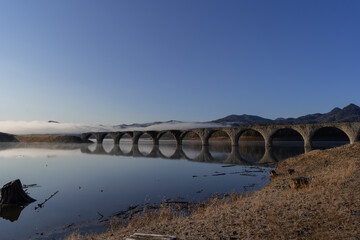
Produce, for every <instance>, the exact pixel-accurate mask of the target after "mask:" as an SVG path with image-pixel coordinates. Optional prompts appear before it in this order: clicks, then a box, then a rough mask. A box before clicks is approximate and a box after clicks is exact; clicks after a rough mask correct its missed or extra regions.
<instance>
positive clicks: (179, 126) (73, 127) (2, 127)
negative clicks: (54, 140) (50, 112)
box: [0, 121, 224, 135]
mask: <svg viewBox="0 0 360 240" xmlns="http://www.w3.org/2000/svg"><path fill="white" fill-rule="evenodd" d="M147 125H149V126H146V127H134V126H121V125H117V126H106V125H95V124H93V125H91V124H79V123H52V122H51V123H49V122H45V121H0V132H4V133H10V134H15V135H32V134H71V135H78V134H81V133H84V132H92V131H94V132H108V131H126V130H128V131H135V130H137V131H150V130H157V131H159V130H167V129H172V130H184V129H190V128H209V127H224V125H222V124H217V123H201V122H164V123H156V124H147Z"/></svg>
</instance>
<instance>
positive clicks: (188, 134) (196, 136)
mask: <svg viewBox="0 0 360 240" xmlns="http://www.w3.org/2000/svg"><path fill="white" fill-rule="evenodd" d="M188 137H190V139H188ZM180 140H181V141H182V142H183V141H184V140H195V141H196V140H200V141H201V143H203V142H204V141H203V138H202V136H201V134H199V133H198V132H197V131H193V130H186V131H183V132H182V133H181V135H180Z"/></svg>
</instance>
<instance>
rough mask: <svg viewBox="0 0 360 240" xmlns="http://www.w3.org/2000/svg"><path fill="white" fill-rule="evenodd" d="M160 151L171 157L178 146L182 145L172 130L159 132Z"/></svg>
mask: <svg viewBox="0 0 360 240" xmlns="http://www.w3.org/2000/svg"><path fill="white" fill-rule="evenodd" d="M157 138H158V139H159V152H160V153H161V154H162V155H163V156H164V158H166V157H171V156H172V155H173V154H175V152H176V148H177V147H178V146H181V144H179V143H178V140H177V139H176V136H175V135H174V134H173V132H172V131H170V130H169V131H161V132H159V133H158V135H157Z"/></svg>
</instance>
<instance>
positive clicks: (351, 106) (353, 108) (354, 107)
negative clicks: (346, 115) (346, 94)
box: [343, 103, 360, 111]
mask: <svg viewBox="0 0 360 240" xmlns="http://www.w3.org/2000/svg"><path fill="white" fill-rule="evenodd" d="M343 110H344V111H360V107H359V106H357V105H355V104H353V103H351V104H349V105H347V106H346V107H344V108H343Z"/></svg>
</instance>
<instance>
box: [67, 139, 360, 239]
mask: <svg viewBox="0 0 360 240" xmlns="http://www.w3.org/2000/svg"><path fill="white" fill-rule="evenodd" d="M289 169H293V170H294V172H293V171H291V170H290V171H289ZM289 172H290V173H292V174H290V173H289ZM276 173H277V174H278V176H276V177H274V178H273V179H272V180H271V182H270V183H269V184H268V185H266V186H265V187H264V188H263V189H261V190H259V191H257V192H255V193H253V194H251V195H248V196H247V197H241V195H232V197H231V201H229V200H227V201H224V200H218V199H210V200H209V202H208V203H207V205H206V207H201V205H199V207H198V208H196V210H195V211H194V212H193V213H192V214H190V215H189V216H182V215H180V216H179V214H178V213H177V212H175V211H172V210H169V209H167V208H166V207H165V208H163V209H161V210H160V211H159V212H157V213H147V214H146V213H145V214H143V215H142V216H140V217H134V218H133V219H132V220H131V221H130V224H129V225H128V226H126V227H124V226H123V225H122V224H121V222H120V221H118V220H117V219H114V220H112V221H111V224H110V225H109V230H108V231H107V232H106V233H103V234H100V235H89V236H80V235H78V234H76V233H74V234H72V235H71V236H69V237H68V238H67V239H124V238H125V237H128V236H130V235H131V234H133V233H135V232H141V233H157V234H167V235H175V236H177V237H178V239H360V237H359V236H360V143H356V144H353V145H346V146H342V147H338V148H334V149H329V150H323V151H321V150H315V151H311V152H310V153H307V154H303V155H300V156H297V157H294V158H290V159H288V160H286V161H283V162H281V163H279V165H278V166H277V168H276ZM298 177H303V180H304V181H301V180H300V183H302V184H300V186H298V187H299V188H297V185H296V182H294V180H292V179H294V178H298ZM305 178H306V179H305ZM305 180H307V181H308V182H307V181H305Z"/></svg>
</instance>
